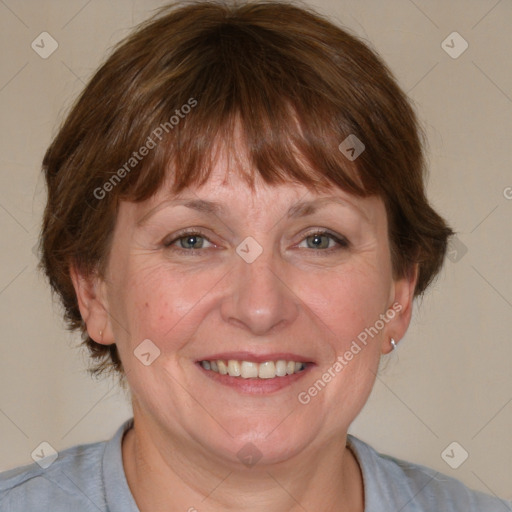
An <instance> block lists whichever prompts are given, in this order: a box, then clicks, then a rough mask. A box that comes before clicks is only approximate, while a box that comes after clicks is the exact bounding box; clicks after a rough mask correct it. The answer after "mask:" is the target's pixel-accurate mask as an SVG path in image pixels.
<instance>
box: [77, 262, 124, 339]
mask: <svg viewBox="0 0 512 512" xmlns="http://www.w3.org/2000/svg"><path fill="white" fill-rule="evenodd" d="M70 276H71V280H72V281H73V287H74V288H75V293H76V296H77V300H78V307H79V308H80V314H81V315H82V319H83V321H84V322H85V324H86V326H87V333H88V334H89V336H90V337H91V338H92V339H93V340H94V341H96V342H97V343H100V344H102V345H111V344H113V343H115V340H114V336H113V331H112V327H111V322H110V315H109V307H108V300H107V293H106V283H105V281H104V280H103V279H101V278H100V277H99V276H98V275H97V274H96V273H95V274H92V275H90V276H84V275H82V274H81V273H80V272H79V271H78V270H77V269H76V266H75V265H74V264H71V265H70Z"/></svg>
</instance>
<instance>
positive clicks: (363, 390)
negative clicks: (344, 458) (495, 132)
mask: <svg viewBox="0 0 512 512" xmlns="http://www.w3.org/2000/svg"><path fill="white" fill-rule="evenodd" d="M227 169H228V166H227V160H226V159H225V158H221V159H219V161H218V162H217V165H216V167H215V169H214V172H213V173H212V175H211V177H210V180H209V181H208V182H207V183H206V184H205V185H204V186H202V187H200V188H197V187H194V188H188V189H186V190H185V191H184V192H182V193H181V194H180V195H179V197H176V196H175V197H172V196H169V194H168V193H167V192H166V190H164V189H162V190H160V192H159V193H158V194H157V195H156V196H154V197H153V198H151V199H150V200H148V201H147V202H145V203H139V204H135V203H127V202H125V203H122V204H121V206H120V210H119V214H118V218H117V224H116V227H115V231H114V235H113V240H112V246H111V253H110V257H109V263H108V270H107V274H106V278H105V281H101V282H99V283H98V282H96V284H95V285H94V286H95V288H94V290H96V291H95V292H94V293H95V298H94V299H93V300H92V301H90V302H89V303H88V305H87V304H86V302H87V301H84V300H81V307H82V314H83V315H84V319H85V320H86V323H87V326H88V330H89V333H90V335H91V337H93V338H95V339H97V340H99V335H98V332H99V330H100V329H102V330H103V333H104V334H103V340H102V342H103V343H111V342H114V340H115V343H116V344H117V346H118V350H119V353H120V357H121V359H122V362H123V366H124V369H125V372H126V375H127V380H128V382H129V385H130V388H131V392H132V396H133V400H134V414H135V415H136V418H138V420H137V421H139V424H143V423H145V424H146V425H152V426H153V427H154V428H157V429H158V431H159V432H161V433H162V432H163V433H165V434H166V435H168V436H170V438H174V439H177V440H180V441H181V442H183V443H192V444H191V446H196V447H198V446H199V447H202V448H205V449H206V450H207V452H208V453H210V454H212V453H213V455H215V457H217V459H219V458H220V459H224V460H226V459H227V460H229V461H235V462H238V460H239V458H240V456H241V455H237V454H238V452H239V451H240V450H241V449H242V448H243V447H244V446H245V445H246V444H247V443H252V444H251V445H247V446H250V447H251V448H248V447H247V446H246V448H244V450H246V451H247V450H249V451H251V450H254V446H255V447H256V448H257V450H258V451H259V453H261V456H262V457H263V461H265V462H268V463H273V462H277V461H281V460H286V459H288V458H291V457H293V456H294V455H295V454H298V453H300V452H302V451H304V450H314V449H318V447H319V446H321V444H322V443H326V442H327V441H328V440H329V439H332V438H333V436H339V435H340V434H342V435H344V434H345V433H346V431H347V429H348V426H349V425H350V423H351V422H352V421H353V419H354V418H355V417H356V416H357V414H358V413H359V411H360V410H361V408H362V407H363V405H364V403H365V402H366V400H367V398H368V395H369V393H370V391H371V388H372V385H373V383H374V379H375V373H376V372H377V368H378V363H379V358H380V356H381V354H382V353H383V352H389V350H390V349H391V346H390V338H391V337H394V338H395V339H396V340H399V339H400V338H401V337H402V336H403V334H404V332H405V330H406V328H407V325H408V322H409V316H410V310H411V304H410V302H411V294H412V290H413V285H414V283H413V282H412V281H407V280H405V279H404V280H400V281H394V280H393V278H392V270H391V260H390V249H389V243H388V233H387V219H386V211H385V208H384V205H383V202H382V200H381V199H379V198H377V197H370V198H357V197H354V196H351V195H349V194H347V193H345V192H343V191H341V190H339V189H337V188H333V189H332V190H331V191H329V192H327V193H322V194H314V193H312V192H310V191H308V189H307V188H305V187H304V186H302V185H295V184H286V185H277V186H269V185H265V184H264V183H263V182H262V181H258V182H257V185H256V188H255V190H254V192H251V190H250V188H249V187H248V186H247V185H246V183H245V182H244V181H243V180H242V179H241V178H240V177H239V176H238V175H237V174H236V173H226V170H227ZM258 180H260V178H258ZM202 201H204V202H202ZM187 204H188V206H187ZM186 232H192V233H194V234H193V235H190V234H188V235H187V234H186ZM319 232H321V234H315V233H319ZM94 293H93V294H94ZM98 304H99V306H98ZM102 315H103V316H102ZM148 340H150V341H148ZM141 344H142V345H141ZM212 360H214V361H215V360H224V361H226V362H227V361H229V360H231V361H235V362H231V363H230V364H229V372H230V373H233V374H236V373H238V372H242V373H243V375H245V376H248V375H253V373H251V372H261V373H260V374H261V375H262V378H260V377H257V378H254V377H251V378H244V377H243V376H231V375H229V373H228V375H222V374H221V373H220V372H222V371H224V370H223V366H222V363H217V364H218V365H219V368H218V369H219V373H218V372H215V371H214V369H213V368H212V366H213V367H215V365H214V364H213V365H212V363H211V361H212ZM202 361H207V362H208V363H204V366H206V369H205V368H204V367H203V366H202V363H201V362H202ZM243 361H245V362H244V363H242V362H243ZM278 361H281V362H278ZM282 361H285V362H286V363H283V362H282ZM289 361H294V362H297V363H306V365H305V369H304V370H302V371H299V372H297V373H293V374H286V376H281V374H282V373H283V372H284V373H286V370H288V371H291V370H293V371H294V372H295V365H293V364H291V363H288V362H289ZM258 362H259V363H263V362H265V364H261V365H258V364H256V363H258ZM251 363H252V364H251ZM208 365H209V367H210V369H209V370H208V369H207V368H208ZM296 366H297V367H299V366H300V365H298V364H297V365H296ZM276 371H277V372H278V373H279V374H280V375H279V376H274V375H275V372H276ZM263 377H266V378H263ZM315 383H316V384H315ZM243 453H244V451H242V454H243ZM249 455H250V454H249Z"/></svg>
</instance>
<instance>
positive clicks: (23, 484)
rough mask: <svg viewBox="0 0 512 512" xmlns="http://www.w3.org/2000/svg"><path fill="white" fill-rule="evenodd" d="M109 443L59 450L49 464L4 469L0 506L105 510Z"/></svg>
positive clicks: (30, 511) (13, 511) (31, 511)
mask: <svg viewBox="0 0 512 512" xmlns="http://www.w3.org/2000/svg"><path fill="white" fill-rule="evenodd" d="M105 446H106V442H98V443H91V444H83V445H77V446H73V447H71V448H68V449H66V450H63V451H61V452H59V453H58V456H57V459H56V460H55V461H54V462H53V463H51V465H49V466H48V467H46V468H44V467H42V466H45V464H41V466H40V465H39V464H37V463H35V462H34V463H33V464H29V465H26V466H20V467H18V468H14V469H11V470H9V471H4V472H3V473H0V510H9V511H10V512H18V511H19V512H21V511H23V512H36V511H43V510H44V511H47V510H52V511H55V512H61V511H62V512H64V511H66V512H69V511H70V510H74V512H79V511H85V510H100V511H102V510H104V509H105V508H104V503H105V501H104V498H103V494H104V492H103V490H102V487H103V483H102V475H101V461H102V456H103V452H104V449H105ZM43 461H44V459H43ZM72 507H73V508H72Z"/></svg>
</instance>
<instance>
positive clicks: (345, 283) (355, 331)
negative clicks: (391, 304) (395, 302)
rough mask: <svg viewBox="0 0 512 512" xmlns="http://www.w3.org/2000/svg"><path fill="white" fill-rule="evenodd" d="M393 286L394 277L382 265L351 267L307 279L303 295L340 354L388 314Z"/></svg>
mask: <svg viewBox="0 0 512 512" xmlns="http://www.w3.org/2000/svg"><path fill="white" fill-rule="evenodd" d="M390 286H391V277H390V276H388V275H387V274H386V273H384V272H383V269H382V268H380V265H378V264H365V265H358V266H352V265H350V266H346V267H344V268H343V269H340V270H338V271H336V272H333V271H330V272H329V273H326V274H325V275H316V276H315V279H314V280H311V279H307V280H304V281H303V284H302V286H301V291H300V296H301V297H302V298H303V300H304V302H305V303H306V304H307V306H308V308H309V309H311V310H312V312H313V313H314V314H315V315H316V316H317V317H318V318H320V319H321V320H322V323H323V324H324V326H325V327H326V332H327V335H328V336H329V339H332V340H333V342H332V343H335V344H336V345H337V346H336V350H337V351H339V350H340V349H341V350H344V349H345V348H346V346H347V345H350V343H351V341H352V340H353V339H355V338H356V337H357V336H358V335H359V334H360V333H361V332H363V331H364V330H365V329H366V328H368V327H370V326H373V325H374V324H375V322H376V321H377V320H378V319H379V315H381V314H382V313H385V310H386V308H387V306H388V300H389V292H390Z"/></svg>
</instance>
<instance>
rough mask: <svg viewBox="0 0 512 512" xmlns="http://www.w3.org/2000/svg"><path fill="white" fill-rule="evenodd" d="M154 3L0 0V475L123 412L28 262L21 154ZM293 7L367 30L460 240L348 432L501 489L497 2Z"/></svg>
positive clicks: (511, 395)
mask: <svg viewBox="0 0 512 512" xmlns="http://www.w3.org/2000/svg"><path fill="white" fill-rule="evenodd" d="M161 4H162V2H159V1H144V2H143V1H141V0H115V1H108V2H106V1H99V0H92V1H89V2H88V1H87V0H66V1H64V0H60V1H58V0H51V1H48V0H46V1H36V0H32V1H27V0H25V1H21V0H2V1H1V2H0V40H1V47H2V66H1V70H0V105H1V109H2V116H1V123H2V124H1V128H2V139H1V150H0V162H1V167H0V180H1V186H0V229H1V239H2V251H1V265H0V325H1V326H2V342H1V347H2V357H0V432H1V438H0V449H1V452H0V453H1V456H0V470H4V469H7V468H10V467H12V466H14V465H18V464H24V463H28V462H31V458H30V454H31V452H32V451H33V450H34V448H35V447H36V446H38V445H39V443H40V442H41V441H43V440H44V441H48V442H49V443H50V444H51V445H52V446H54V447H55V449H57V450H61V449H63V448H66V447H68V446H71V445H73V444H78V443H85V442H91V441H96V440H102V439H106V438H108V437H110V436H111V435H112V434H113V432H114V430H115V429H116V428H117V427H118V425H119V424H120V423H121V421H122V420H124V419H125V418H127V417H128V416H129V415H130V409H129V407H128V405H127V403H126V399H125V398H124V397H123V395H122V393H121V392H119V391H118V390H117V389H116V388H115V387H114V385H113V382H111V381H103V382H94V381H93V380H92V379H90V378H89V377H88V376H87V374H86V373H85V366H86V358H85V355H83V354H81V353H80V351H79V350H77V349H75V348H74V347H75V346H76V343H77V340H78V338H77V336H76V335H71V334H69V333H68V332H67V331H66V330H65V329H64V326H63V322H62V320H61V319H60V308H59V306H58V305H55V304H52V301H51V295H50V292H49V288H48V286H47V284H46V283H45V281H44V279H43V277H42V276H40V275H38V274H37V272H36V270H35V266H36V258H35V255H34V254H33V247H34V244H35V242H36V238H37V233H38V229H39V223H40V218H41V212H42V207H43V204H44V187H43V183H42V181H41V177H40V174H39V166H40V162H41V158H42V156H43V153H44V150H45V148H46V147H47V145H48V144H49V142H50V140H51V137H52V134H54V133H55V132H56V129H57V126H58V123H59V121H60V120H61V119H62V116H63V115H64V113H65V112H66V109H67V108H68V106H69V105H70V103H71V101H72V100H73V98H74V97H75V95H76V94H77V93H78V92H79V91H80V90H81V89H82V87H83V85H84V83H85V82H86V80H87V79H88V78H89V77H90V76H91V73H92V72H93V71H94V69H95V68H96V67H97V66H98V64H99V63H100V61H101V60H102V59H103V57H104V55H105V53H106V51H107V50H108V49H109V48H110V47H111V46H112V44H114V43H115V42H117V41H118V40H119V39H120V38H122V37H123V36H124V35H126V34H127V33H128V32H129V30H130V28H131V27H132V26H133V25H134V24H136V23H138V22H139V21H141V20H143V19H145V18H147V17H148V16H149V15H150V14H151V11H152V9H153V8H155V7H157V6H158V5H161ZM311 5H313V6H316V7H317V9H318V10H320V11H321V12H324V13H326V14H328V15H330V16H331V17H332V19H333V20H334V21H338V22H340V23H342V24H344V25H345V26H347V27H349V28H351V29H353V30H354V31H355V32H356V33H357V34H359V35H360V36H362V37H363V38H365V39H366V40H368V41H369V42H370V44H371V45H372V46H373V47H374V48H376V49H377V50H378V51H379V52H380V54H381V55H382V56H383V57H384V59H385V60H386V61H387V62H388V64H389V65H390V67H391V68H392V70H393V71H394V72H395V74H396V76H397V78H398V80H399V82H400V83H401V85H402V86H403V88H404V89H405V90H406V91H408V92H409V94H410V96H411V97H412V99H413V101H414V102H415V105H416V108H417V110H418V112H419V115H420V117H421V119H422V122H423V124H424V125H425V127H426V129H427V133H428V136H429V141H430V157H429V158H430V167H431V177H430V181H429V193H430V197H431V198H432V201H433V203H434V204H435V206H436V207H437V208H438V209H439V211H440V212H441V213H442V214H443V215H445V216H446V217H447V219H448V220H449V221H450V222H451V223H452V225H453V226H454V227H455V229H456V230H457V231H458V233H459V234H458V239H459V242H460V243H459V245H458V246H457V247H454V248H453V252H451V258H452V259H453V260H454V261H451V260H447V262H446V265H445V268H444V270H443V272H442V274H441V276H440V278H439V280H438V281H437V283H436V284H435V285H434V286H433V287H432V288H431V289H430V291H429V292H428V294H427V296H426V297H425V299H424V300H423V301H422V302H421V303H419V304H417V307H416V315H415V318H414V320H413V324H412V326H411V328H410V330H409V332H408V334H407V336H406V338H405V339H403V340H402V342H401V343H400V345H399V351H398V355H396V354H395V355H393V356H392V357H391V358H390V359H389V361H388V363H387V364H386V365H385V368H383V369H382V372H381V374H380V376H379V378H378V380H377V383H376V386H375V389H374V392H373V394H372V396H371V398H370V401H369V402H368V404H367V406H366V408H365V410H364V411H363V413H362V414H361V415H360V417H359V418H358V419H357V421H356V423H355V424H354V425H353V428H352V430H351V432H352V433H354V434H356V435H358V436H359V437H361V438H362V439H363V440H365V441H367V442H369V443H370V444H372V445H373V446H374V447H375V448H377V449H378V450H380V451H383V452H386V453H389V454H392V455H394V456H397V457H400V458H405V459H407V460H410V461H413V462H417V463H422V464H425V465H428V466H430V467H433V468H435V469H437V470H439V471H442V472H444V473H446V474H449V475H452V476H455V477H457V478H459V479H460V480H462V481H463V482H465V483H466V484H467V485H469V486H470V487H473V488H477V489H480V490H483V491H486V492H488V493H496V494H497V495H499V496H501V497H503V498H507V499H512V490H511V489H512V485H511V484H512V469H511V468H512V443H511V442H510V441H511V434H510V433H511V432H512V377H511V361H512V343H511V332H512V273H511V272H510V262H511V261H512V240H511V239H512V232H511V215H512V188H507V187H512V172H511V164H512V158H511V153H512V151H511V147H512V144H511V141H510V139H511V134H512V69H511V53H510V52H511V48H512V2H510V1H507V0H503V1H496V0H472V1H470V0H465V1H450V2H445V1H441V0H438V1H430V2H426V1H421V2H420V0H415V3H413V2H412V1H411V0H393V1H386V2H383V1H376V0H374V1H369V0H366V1H359V0H350V1H349V0H316V3H314V4H311ZM43 31H47V32H49V33H50V34H51V35H52V37H53V38H55V40H56V41H57V42H58V44H59V47H58V49H57V51H55V53H53V54H52V55H51V56H50V57H49V58H48V59H42V58H41V57H40V56H39V55H38V54H36V53H35V51H34V50H32V48H31V43H32V41H33V40H34V39H35V38H36V37H37V36H38V35H39V34H40V33H41V32H43ZM453 31H457V32H459V33H460V34H461V36H462V37H463V38H464V39H465V40H466V41H467V42H468V44H469V47H468V49H467V50H466V51H465V52H464V53H463V54H462V55H460V56H459V57H458V58H457V59H453V58H451V57H450V56H449V55H448V54H447V53H446V52H445V51H444V50H443V48H442V47H441V43H442V41H443V40H444V39H445V38H446V37H447V36H448V35H449V34H451V33H452V32H453ZM454 44H455V43H454ZM458 44H459V42H457V43H456V44H455V49H457V48H460V46H457V45H458ZM507 197H508V199H507ZM464 248H466V249H467V252H466V253H465V254H464V250H465V249H464ZM461 256H462V257H461ZM457 260H458V261H457ZM453 441H457V442H458V443H459V444H460V445H461V446H462V447H464V449H465V450H467V452H468V453H469V457H468V459H467V460H466V461H465V462H464V463H463V464H462V465H461V466H460V467H459V468H458V469H451V468H450V467H449V466H448V465H447V464H446V463H445V461H444V460H443V459H442V458H441V452H442V451H443V450H444V449H445V448H446V447H447V446H448V445H449V444H450V443H451V442H453ZM457 456H458V455H457Z"/></svg>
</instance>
